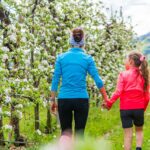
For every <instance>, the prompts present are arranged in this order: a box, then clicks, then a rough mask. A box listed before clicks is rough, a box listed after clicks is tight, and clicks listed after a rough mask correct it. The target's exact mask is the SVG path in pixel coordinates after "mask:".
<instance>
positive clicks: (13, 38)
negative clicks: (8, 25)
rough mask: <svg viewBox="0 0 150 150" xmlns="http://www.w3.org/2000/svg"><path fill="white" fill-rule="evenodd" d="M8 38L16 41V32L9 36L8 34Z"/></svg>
mask: <svg viewBox="0 0 150 150" xmlns="http://www.w3.org/2000/svg"><path fill="white" fill-rule="evenodd" d="M9 38H10V40H11V41H13V42H16V34H15V33H12V34H11V35H10V36H9Z"/></svg>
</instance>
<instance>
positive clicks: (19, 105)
mask: <svg viewBox="0 0 150 150" xmlns="http://www.w3.org/2000/svg"><path fill="white" fill-rule="evenodd" d="M15 108H18V109H22V108H23V105H22V104H18V105H16V106H15Z"/></svg>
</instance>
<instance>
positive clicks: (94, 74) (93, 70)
mask: <svg viewBox="0 0 150 150" xmlns="http://www.w3.org/2000/svg"><path fill="white" fill-rule="evenodd" d="M88 73H89V74H90V76H91V77H92V78H93V79H94V81H95V83H96V86H97V87H98V88H99V89H100V88H102V87H103V86H104V84H103V81H102V79H101V77H100V76H99V73H98V70H97V68H96V65H95V62H94V60H93V58H92V57H91V56H90V57H89V66H88Z"/></svg>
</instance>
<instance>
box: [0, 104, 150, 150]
mask: <svg viewBox="0 0 150 150" xmlns="http://www.w3.org/2000/svg"><path fill="white" fill-rule="evenodd" d="M30 109H31V108H30ZM30 109H28V112H32V109H31V110H30ZM40 113H41V114H40V116H41V126H40V130H41V131H44V125H45V121H46V116H45V112H44V111H40ZM30 117H31V118H30V120H28V119H27V120H22V121H21V122H20V127H21V133H23V134H24V135H25V136H27V137H28V140H29V141H34V142H37V143H39V144H40V145H41V144H47V143H50V142H51V141H52V140H53V139H55V138H56V137H59V133H60V130H57V132H55V133H53V134H51V135H43V136H40V135H37V134H36V133H35V132H34V121H33V119H32V117H34V116H33V114H32V113H31V116H30ZM53 123H55V120H54V122H53ZM89 137H90V138H89ZM91 137H92V139H91ZM144 137H145V138H144V144H143V149H144V150H150V106H149V108H148V110H147V111H146V113H145V126H144ZM85 138H86V139H87V143H86V145H88V149H82V150H95V149H92V148H91V149H90V145H92V146H94V145H97V143H100V145H102V143H104V146H105V145H107V144H111V146H112V148H111V150H123V130H122V127H121V121H120V113H119V105H118V103H116V104H115V106H114V107H113V108H112V110H110V111H109V112H108V111H106V110H104V111H102V110H101V109H100V108H97V107H93V106H92V107H91V108H90V112H89V118H88V121H87V126H86V130H85ZM133 141H134V142H133V150H134V149H135V134H134V140H133ZM39 144H38V145H34V146H31V147H29V148H27V150H39V147H40V146H39ZM1 149H2V150H4V148H1V147H0V150H1ZM6 150H8V149H7V148H6ZM78 150H80V149H78ZM96 150H110V149H107V148H101V147H99V148H98V149H96Z"/></svg>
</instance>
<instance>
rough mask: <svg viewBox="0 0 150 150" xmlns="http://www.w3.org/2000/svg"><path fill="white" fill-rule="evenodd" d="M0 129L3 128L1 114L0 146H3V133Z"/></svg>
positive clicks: (0, 116)
mask: <svg viewBox="0 0 150 150" xmlns="http://www.w3.org/2000/svg"><path fill="white" fill-rule="evenodd" d="M2 127H3V116H2V114H0V145H5V142H4V133H3V130H2Z"/></svg>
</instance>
